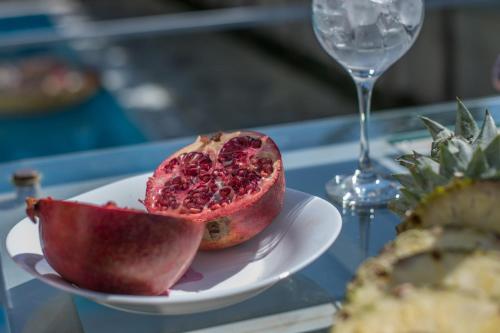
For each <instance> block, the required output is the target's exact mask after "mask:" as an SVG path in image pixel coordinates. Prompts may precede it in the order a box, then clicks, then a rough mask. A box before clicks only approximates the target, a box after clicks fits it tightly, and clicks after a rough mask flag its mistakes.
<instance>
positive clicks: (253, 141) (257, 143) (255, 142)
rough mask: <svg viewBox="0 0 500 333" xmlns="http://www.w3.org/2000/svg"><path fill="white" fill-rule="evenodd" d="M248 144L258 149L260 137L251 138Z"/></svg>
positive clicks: (260, 145)
mask: <svg viewBox="0 0 500 333" xmlns="http://www.w3.org/2000/svg"><path fill="white" fill-rule="evenodd" d="M250 146H251V147H252V148H255V149H258V148H260V147H262V141H260V139H253V138H252V141H251V143H250Z"/></svg>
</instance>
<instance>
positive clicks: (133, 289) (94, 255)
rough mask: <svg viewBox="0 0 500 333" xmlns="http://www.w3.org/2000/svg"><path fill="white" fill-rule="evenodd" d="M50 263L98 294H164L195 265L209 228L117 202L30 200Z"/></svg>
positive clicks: (69, 277) (73, 280)
mask: <svg viewBox="0 0 500 333" xmlns="http://www.w3.org/2000/svg"><path fill="white" fill-rule="evenodd" d="M27 204H28V208H27V214H28V216H29V217H30V218H31V219H32V220H33V221H39V225H40V237H41V242H42V249H43V253H44V255H45V258H46V260H47V262H48V263H49V264H50V266H52V268H54V270H55V271H56V272H58V273H59V274H60V275H61V276H62V277H63V278H64V279H66V280H67V281H70V282H72V283H74V284H76V285H77V286H79V287H82V288H87V289H91V290H96V291H102V292H108V293H119V294H134V295H160V294H162V293H164V292H165V291H166V290H168V288H170V287H171V286H172V285H173V284H174V283H175V282H177V280H179V279H180V278H181V277H182V275H183V274H184V272H186V270H187V269H188V267H189V265H190V264H191V261H192V260H193V258H194V256H195V254H196V251H197V250H198V247H199V245H200V241H201V238H202V235H203V232H204V224H203V223H194V222H192V221H189V220H187V219H182V218H172V217H168V216H164V215H157V214H149V213H147V212H142V211H138V210H132V209H122V208H118V207H116V205H115V204H113V203H111V202H110V203H108V204H106V205H104V206H94V205H90V204H83V203H77V202H68V201H59V200H52V199H50V198H47V199H40V200H36V199H32V198H31V199H28V200H27Z"/></svg>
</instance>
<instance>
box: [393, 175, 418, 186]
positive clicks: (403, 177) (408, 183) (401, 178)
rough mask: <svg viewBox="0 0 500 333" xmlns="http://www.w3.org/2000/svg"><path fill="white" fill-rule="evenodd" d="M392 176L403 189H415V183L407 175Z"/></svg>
mask: <svg viewBox="0 0 500 333" xmlns="http://www.w3.org/2000/svg"><path fill="white" fill-rule="evenodd" d="M392 176H393V177H394V179H396V180H397V181H398V182H399V183H400V184H401V185H403V186H404V187H409V188H413V187H415V181H414V180H413V177H412V176H411V175H409V174H407V173H399V174H395V175H392Z"/></svg>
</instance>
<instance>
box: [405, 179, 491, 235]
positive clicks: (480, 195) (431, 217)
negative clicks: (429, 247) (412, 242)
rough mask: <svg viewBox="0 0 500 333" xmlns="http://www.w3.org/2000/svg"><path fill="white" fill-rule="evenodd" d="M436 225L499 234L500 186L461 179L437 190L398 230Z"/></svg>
mask: <svg viewBox="0 0 500 333" xmlns="http://www.w3.org/2000/svg"><path fill="white" fill-rule="evenodd" d="M436 225H460V226H470V227H474V228H478V229H481V230H485V231H493V232H496V233H500V182H498V181H471V180H465V179H461V180H455V181H453V182H452V183H450V184H449V185H447V186H443V187H438V188H436V189H435V190H434V191H433V192H432V193H430V194H429V195H427V196H426V197H425V198H424V199H423V200H422V201H421V202H420V203H419V204H418V205H417V206H416V207H415V209H413V210H412V211H410V212H409V213H408V214H407V218H406V219H405V220H404V222H403V223H401V224H400V225H398V227H397V230H398V232H402V231H405V230H409V229H413V228H425V227H430V226H436Z"/></svg>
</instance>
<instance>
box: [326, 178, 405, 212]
mask: <svg viewBox="0 0 500 333" xmlns="http://www.w3.org/2000/svg"><path fill="white" fill-rule="evenodd" d="M325 187H326V193H327V194H328V195H329V196H330V198H331V199H332V200H334V201H335V202H337V203H339V204H342V205H343V206H344V207H350V208H376V207H385V206H387V204H388V203H389V201H391V200H392V199H395V198H397V197H398V195H399V183H397V182H394V181H391V180H389V179H387V178H385V177H384V176H381V175H373V177H371V178H370V179H369V180H364V181H360V179H359V178H358V172H357V173H356V174H354V175H349V176H335V178H333V179H332V180H330V181H329V182H328V183H326V186H325Z"/></svg>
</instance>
